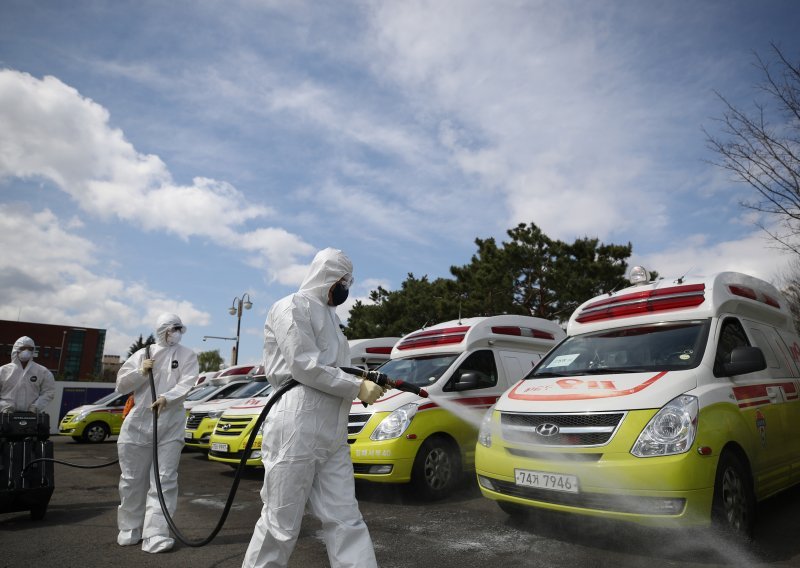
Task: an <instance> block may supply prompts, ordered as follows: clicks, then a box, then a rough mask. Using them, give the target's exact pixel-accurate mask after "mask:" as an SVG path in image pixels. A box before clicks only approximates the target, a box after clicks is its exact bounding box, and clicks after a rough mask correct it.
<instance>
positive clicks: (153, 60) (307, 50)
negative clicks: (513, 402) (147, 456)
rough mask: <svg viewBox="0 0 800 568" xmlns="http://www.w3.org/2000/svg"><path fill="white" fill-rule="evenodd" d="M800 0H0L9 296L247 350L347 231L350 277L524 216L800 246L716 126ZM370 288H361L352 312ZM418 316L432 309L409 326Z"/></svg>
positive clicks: (750, 269)
mask: <svg viewBox="0 0 800 568" xmlns="http://www.w3.org/2000/svg"><path fill="white" fill-rule="evenodd" d="M798 24H800V4H798V3H796V2H792V1H789V0H786V1H782V2H779V1H774V0H767V1H764V2H757V3H756V2H750V1H745V0H719V1H705V2H703V1H696V0H692V1H684V0H676V1H671V2H646V1H645V2H642V1H638V0H608V1H599V0H598V1H589V0H584V1H578V0H565V1H554V0H551V1H546V2H544V1H543V2H537V1H526V0H520V1H494V2H485V1H481V0H437V1H430V2H423V1H413V0H412V1H403V2H370V1H366V0H364V1H346V0H337V1H336V2H306V1H302V0H300V1H295V2H277V1H269V0H265V1H259V0H238V1H236V0H233V1H228V2H211V1H196V2H188V1H175V2H156V1H147V0H137V1H120V0H115V1H110V0H109V1H93V2H89V1H83V2H82V1H78V2H70V3H64V2H58V1H55V0H52V1H40V2H29V1H27V0H3V2H2V3H0V239H2V246H3V251H4V254H3V255H2V258H0V319H11V320H16V319H21V320H26V321H38V322H46V323H64V324H70V325H84V326H91V327H100V328H105V329H107V330H108V340H107V346H106V353H107V354H120V355H124V353H125V352H126V351H127V347H128V346H129V345H130V343H131V342H132V341H133V340H134V339H135V338H136V337H137V336H138V335H139V334H140V333H143V334H145V335H146V334H147V333H149V332H150V331H151V328H152V326H153V324H154V322H155V318H156V317H157V315H158V314H159V313H161V312H163V311H174V312H177V313H179V314H180V315H181V316H182V317H183V318H184V321H185V322H186V324H187V326H188V327H189V334H188V335H187V337H186V338H185V340H184V342H185V344H187V345H189V346H190V347H193V348H196V349H197V350H206V349H210V348H219V349H220V352H221V353H222V354H223V356H225V357H226V359H227V358H228V357H229V350H230V347H231V342H228V341H223V340H209V341H207V342H205V343H204V342H202V341H201V337H202V336H203V335H214V336H224V337H230V336H233V335H235V333H236V318H235V317H231V316H230V315H229V314H228V312H227V309H228V307H230V306H231V303H232V302H233V299H234V298H235V297H239V296H241V295H242V294H243V293H247V294H249V296H250V298H251V299H252V301H253V303H254V306H253V309H252V310H250V311H249V312H245V314H244V316H243V318H242V334H241V347H240V350H241V355H240V358H239V359H240V362H248V361H256V360H258V359H259V358H260V353H261V335H262V325H263V321H264V317H265V315H266V311H267V309H268V308H269V306H270V305H271V304H272V303H273V302H274V301H275V300H277V299H279V298H280V297H282V296H284V295H286V294H288V293H290V292H292V291H293V290H295V289H296V287H297V285H298V284H299V281H300V280H301V279H302V275H303V274H304V268H305V266H306V265H307V263H308V262H309V261H310V260H311V258H312V257H313V255H314V253H315V252H316V251H317V250H318V249H320V248H324V247H326V246H334V247H337V248H341V249H343V250H344V251H345V252H347V253H348V254H349V255H350V256H351V258H352V259H353V261H354V264H355V277H356V283H355V286H354V289H353V290H352V291H351V297H352V298H353V299H355V298H364V297H366V296H367V295H368V293H369V291H370V290H371V289H374V288H375V287H376V286H377V285H378V284H380V285H383V286H384V287H386V288H389V289H396V288H398V287H399V285H400V284H401V282H402V281H403V280H404V279H405V278H406V275H407V274H408V273H414V274H415V275H417V276H421V275H425V274H427V275H428V276H430V277H431V278H436V277H440V276H445V277H446V276H449V267H450V266H451V265H463V264H466V263H467V262H469V260H470V257H471V256H472V254H473V253H474V252H475V245H474V239H475V238H476V237H480V238H487V237H496V238H498V239H499V240H503V239H504V238H505V237H506V234H505V231H506V230H507V229H509V228H511V227H513V226H515V225H516V224H517V223H519V222H524V223H528V222H534V223H536V224H537V225H539V226H540V227H541V228H542V229H543V230H544V231H545V233H546V234H548V235H549V236H551V237H554V238H560V239H564V240H573V239H575V238H577V237H583V236H591V237H598V238H600V239H601V241H603V242H606V243H620V244H622V243H627V242H631V243H632V244H633V251H634V256H633V258H632V262H636V263H643V264H644V265H645V266H647V267H648V268H650V269H652V270H657V271H658V272H659V273H660V274H661V275H663V276H665V277H670V276H679V275H681V274H684V273H686V272H692V273H698V274H708V273H711V272H715V271H718V270H739V271H743V272H747V273H749V274H753V275H755V276H760V277H762V278H765V279H768V280H771V281H776V279H777V278H778V277H779V276H780V273H781V270H782V268H783V267H785V266H786V265H787V264H788V262H789V258H788V257H786V256H784V255H782V254H780V253H779V252H778V251H777V250H775V249H774V248H772V247H771V246H770V244H769V241H767V240H765V238H764V234H763V232H762V231H761V230H760V229H759V228H758V227H757V226H756V223H758V222H761V223H765V224H767V225H769V223H770V222H771V220H770V219H768V218H759V217H758V216H756V215H754V214H753V213H752V212H751V211H748V210H746V209H743V208H742V207H740V205H739V202H740V201H742V200H746V199H748V198H750V197H752V194H751V193H750V190H749V188H748V187H746V186H743V185H741V184H737V183H735V182H733V181H731V180H730V179H729V178H728V177H727V174H726V173H725V172H723V171H721V170H720V169H718V168H716V167H714V166H712V165H710V164H709V163H708V160H710V159H713V157H714V156H713V155H712V154H710V153H709V151H708V150H707V148H706V141H705V135H704V133H703V128H706V129H708V130H709V131H711V132H716V131H717V129H718V127H719V125H718V124H717V123H716V122H715V120H714V119H715V118H719V117H720V116H721V115H722V111H723V108H722V105H721V102H720V101H719V99H718V98H717V97H716V95H715V94H714V91H715V90H716V91H718V92H720V93H722V94H724V95H725V96H726V97H727V98H728V99H729V100H730V101H732V102H733V103H734V104H737V105H740V106H742V107H744V108H749V107H750V105H751V104H752V102H753V100H754V99H757V98H758V97H759V96H760V95H759V93H758V92H757V91H756V90H755V88H754V87H755V85H756V83H757V82H758V81H759V79H760V76H759V74H758V71H757V69H756V68H755V67H754V61H755V59H754V53H759V54H761V55H762V56H764V57H765V58H767V59H771V53H770V42H774V43H776V44H777V45H779V46H780V47H781V48H782V49H783V50H784V52H785V53H786V54H787V55H789V56H790V57H791V58H793V59H795V60H796V59H797V58H798V57H800V34H798V33H797V29H798ZM349 305H350V304H346V305H345V307H344V308H342V309H340V315H342V316H343V317H344V318H346V317H347V309H348V307H349ZM409 331H412V330H409Z"/></svg>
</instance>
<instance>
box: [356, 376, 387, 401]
mask: <svg viewBox="0 0 800 568" xmlns="http://www.w3.org/2000/svg"><path fill="white" fill-rule="evenodd" d="M381 396H383V387H381V386H379V385H376V384H375V383H373V382H372V381H361V386H360V387H358V400H360V401H361V402H363V403H364V404H374V403H375V401H376V400H378V399H379V398H380V397H381Z"/></svg>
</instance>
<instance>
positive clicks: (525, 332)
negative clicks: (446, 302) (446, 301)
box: [392, 315, 565, 359]
mask: <svg viewBox="0 0 800 568" xmlns="http://www.w3.org/2000/svg"><path fill="white" fill-rule="evenodd" d="M564 335H565V334H564V330H562V329H561V328H560V327H559V325H558V324H557V323H555V322H552V321H548V320H545V319H541V318H535V317H531V316H515V315H501V316H488V317H475V318H463V319H460V320H452V321H446V322H443V323H439V324H436V325H433V326H431V327H426V328H423V329H420V330H417V331H415V332H413V333H409V334H408V335H406V336H404V337H403V338H402V339H401V340H400V341H398V342H397V344H396V345H395V346H394V349H392V359H398V358H400V357H408V356H410V355H412V354H413V355H419V354H423V353H424V354H433V353H461V352H463V351H467V350H469V349H473V348H475V347H477V346H489V345H499V346H504V345H505V346H508V347H512V346H516V347H522V346H525V347H528V348H534V349H536V350H541V351H548V350H549V349H550V348H551V347H553V346H554V345H555V344H556V343H557V342H558V341H560V340H561V338H563V337H564Z"/></svg>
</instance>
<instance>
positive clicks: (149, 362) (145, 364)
mask: <svg viewBox="0 0 800 568" xmlns="http://www.w3.org/2000/svg"><path fill="white" fill-rule="evenodd" d="M153 363H154V360H153V359H145V360H144V361H142V374H143V375H146V374H147V371H149V370H151V369H152V368H153Z"/></svg>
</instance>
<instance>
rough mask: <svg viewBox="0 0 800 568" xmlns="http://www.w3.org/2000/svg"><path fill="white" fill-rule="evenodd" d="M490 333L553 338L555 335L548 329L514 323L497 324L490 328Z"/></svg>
mask: <svg viewBox="0 0 800 568" xmlns="http://www.w3.org/2000/svg"><path fill="white" fill-rule="evenodd" d="M492 333H496V334H497V335H516V336H519V337H535V338H536V339H555V338H556V336H555V335H553V334H552V333H550V332H549V331H542V330H541V329H533V328H532V327H519V326H516V325H498V326H495V327H493V328H492Z"/></svg>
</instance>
